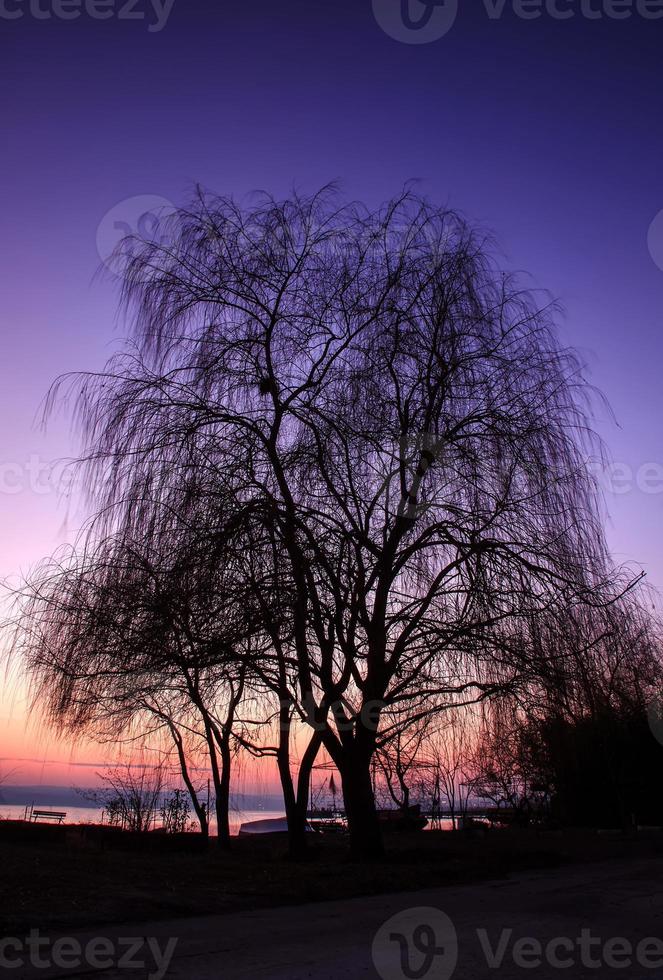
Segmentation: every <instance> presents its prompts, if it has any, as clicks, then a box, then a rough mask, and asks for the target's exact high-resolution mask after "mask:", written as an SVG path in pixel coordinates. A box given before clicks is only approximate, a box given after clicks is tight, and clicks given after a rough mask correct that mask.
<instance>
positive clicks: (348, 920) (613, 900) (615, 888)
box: [0, 860, 663, 980]
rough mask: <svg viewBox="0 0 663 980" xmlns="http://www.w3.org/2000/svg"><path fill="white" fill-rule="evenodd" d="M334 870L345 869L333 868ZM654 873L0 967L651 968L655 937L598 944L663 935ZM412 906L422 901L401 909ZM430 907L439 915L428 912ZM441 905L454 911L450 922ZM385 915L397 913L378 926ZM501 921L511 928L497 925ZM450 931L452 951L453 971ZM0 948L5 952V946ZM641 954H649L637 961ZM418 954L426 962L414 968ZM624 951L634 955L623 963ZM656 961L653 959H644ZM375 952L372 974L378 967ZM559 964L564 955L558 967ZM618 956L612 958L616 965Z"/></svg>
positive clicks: (224, 930)
mask: <svg viewBox="0 0 663 980" xmlns="http://www.w3.org/2000/svg"><path fill="white" fill-rule="evenodd" d="M338 873H339V874H340V875H342V874H343V868H342V867H339V870H338ZM662 883H663V861H662V860H656V861H654V860H650V861H646V862H629V863H620V864H610V865H608V864H595V865H590V866H587V867H583V868H577V867H576V868H570V869H569V868H567V869H563V870H560V871H555V872H546V873H531V874H524V875H519V876H514V877H512V878H511V879H509V880H507V881H503V882H492V883H490V882H489V883H484V884H480V885H468V886H462V887H453V888H440V889H433V890H426V891H422V892H416V893H407V894H398V895H382V896H378V897H372V898H362V899H352V900H350V901H347V902H338V901H335V902H326V903H320V904H312V905H307V906H299V907H294V908H281V909H270V910H263V911H257V912H241V913H236V914H233V915H225V916H215V917H210V918H204V919H195V920H178V921H174V922H160V923H149V924H145V925H142V926H140V927H135V926H126V927H124V928H121V929H119V930H117V929H115V930H108V931H106V932H105V933H104V936H105V938H106V941H107V942H108V941H110V942H112V943H113V944H114V945H115V947H116V948H117V949H120V951H121V952H122V953H124V954H125V956H126V954H128V952H129V950H128V948H127V947H126V945H124V946H123V945H122V943H121V942H120V945H119V946H118V945H117V943H118V941H119V940H121V938H122V937H136V941H137V942H138V943H140V944H141V949H140V950H139V951H137V952H135V953H133V954H132V956H133V958H137V959H138V960H140V959H143V961H144V962H145V963H146V964H148V963H149V965H146V966H144V967H143V968H141V969H129V968H125V969H117V968H115V967H112V966H109V964H108V963H107V962H106V961H105V959H104V956H101V957H100V963H99V965H100V966H104V967H105V969H103V970H102V971H101V973H99V972H97V971H91V970H90V967H89V965H82V966H76V965H73V964H72V966H71V967H69V968H68V969H63V970H59V971H55V972H53V971H52V970H44V969H39V970H37V969H20V970H19V969H12V970H3V969H1V968H0V976H3V977H4V976H7V977H10V976H11V977H14V978H16V980H33V978H35V977H37V976H39V977H41V978H42V980H47V978H51V977H79V978H83V977H85V978H87V977H90V976H101V977H103V978H105V980H118V978H127V980H129V978H131V980H133V978H139V977H140V978H146V977H150V976H151V977H152V978H153V980H154V978H159V980H160V976H165V978H166V980H240V978H241V980H342V978H348V980H358V978H368V980H376V978H379V977H382V978H383V980H410V978H412V977H419V978H420V980H450V978H451V977H452V976H453V978H454V980H481V978H483V977H487V978H488V977H500V978H508V980H512V978H523V980H526V978H527V977H528V976H529V977H536V978H541V977H543V978H560V977H562V978H563V977H570V978H572V980H584V978H590V977H591V978H595V977H615V978H619V977H624V978H628V980H641V978H643V977H657V978H660V977H663V942H661V944H660V950H658V949H657V948H656V946H652V947H649V946H647V947H646V948H644V952H643V949H642V948H641V953H640V962H638V961H637V959H636V956H635V955H634V954H631V955H630V957H629V953H628V946H625V945H624V944H621V945H620V943H619V942H613V944H612V945H611V946H608V947H607V949H606V948H605V943H607V942H608V941H610V940H618V939H619V937H622V938H623V939H625V940H627V941H628V943H630V944H631V946H632V947H633V948H634V949H635V948H636V947H637V945H638V943H640V942H641V941H642V940H644V939H646V938H648V937H657V938H659V939H661V940H663V889H662V888H661V885H662ZM422 907H423V908H426V909H428V910H429V911H424V912H421V911H417V912H414V913H413V912H412V911H411V910H412V909H417V908H419V909H421V908H422ZM431 908H433V909H438V910H440V912H441V913H443V914H440V912H438V913H435V912H431V911H430V909H431ZM408 910H410V911H408ZM445 915H446V916H449V917H450V919H451V920H452V923H453V925H452V926H451V925H449V924H448V923H447V920H446V919H445V917H444V916H445ZM394 916H397V918H396V919H395V920H394V921H393V922H392V923H391V924H390V925H388V926H387V927H386V928H382V927H383V924H384V923H385V922H386V921H387V920H390V919H392V917H394ZM445 924H446V926H445ZM427 927H430V928H427ZM417 928H418V932H417V933H416V936H415V937H414V938H415V941H416V942H415V945H413V938H412V937H413V935H414V930H415V929H417ZM583 929H584V930H587V932H586V933H585V941H584V947H582V946H579V945H578V944H577V943H576V940H577V939H578V938H582V930H583ZM380 930H382V931H381V932H379V931H380ZM431 930H432V931H431ZM477 930H485V934H483V933H482V934H481V935H482V936H483V944H484V946H485V947H486V949H488V953H489V954H490V952H491V949H493V950H494V949H495V948H497V947H498V946H499V941H500V937H501V938H502V945H503V947H504V948H503V953H504V955H503V958H502V960H501V965H500V966H493V967H492V968H491V967H490V966H489V965H488V963H487V958H486V952H485V951H484V950H483V949H482V941H481V936H480V935H479V934H478V933H477ZM502 930H512V932H511V933H508V932H507V933H504V934H502ZM454 932H455V936H454V934H453V933H454ZM376 934H377V935H378V939H377V940H375V937H376ZM97 935H99V934H98V933H97ZM399 936H400V937H401V938H398V937H399ZM524 937H525V938H527V937H529V938H530V939H533V940H534V941H535V942H534V945H532V944H531V943H526V944H525V945H524V946H523V945H521V946H520V947H518V946H516V947H515V948H514V943H516V941H517V940H518V939H522V938H524ZM93 938H94V936H93V935H92V934H89V935H86V936H79V937H76V941H78V942H79V943H80V945H81V946H85V945H86V944H87V943H89V941H90V940H91V939H93ZM147 938H149V939H152V940H153V941H157V942H158V944H159V949H160V950H163V949H165V948H167V944H168V942H169V941H172V940H174V939H177V947H176V949H175V953H174V956H173V958H172V960H171V961H170V964H169V966H168V969H167V970H166V972H165V974H164V973H163V971H159V970H156V969H155V967H154V965H153V960H152V958H151V957H149V956H147V955H146V947H145V945H143V941H144V939H147ZM556 938H559V939H560V942H557V943H555V945H554V946H553V947H551V948H550V949H549V951H548V955H547V956H546V954H545V953H544V954H543V956H542V957H541V959H542V963H541V965H540V966H538V967H533V966H532V965H530V968H528V969H525V968H524V967H523V966H522V965H521V966H519V965H517V963H516V962H514V954H515V955H516V957H517V956H518V954H520V956H521V960H520V962H521V963H525V964H534V963H535V962H536V961H537V960H538V959H539V954H538V948H537V946H536V942H538V943H540V944H541V945H542V946H545V945H546V944H548V943H549V942H550V941H551V940H554V939H556ZM456 939H457V947H458V956H457V965H456V967H455V969H454V958H455V957H454V951H455V941H456ZM438 946H443V947H444V953H440V954H437V953H436V949H437V947H438ZM401 947H403V954H404V959H403V961H401ZM583 949H584V952H583ZM102 952H103V950H102ZM107 952H108V951H107V950H106V953H107ZM5 953H6V954H7V955H8V956H9V955H10V953H11V955H12V956H13V955H15V951H13V950H12V951H7V950H5ZM74 953H75V950H74ZM644 954H648V958H644V959H643V956H644ZM42 955H49V953H48V952H44V953H43V954H42ZM159 955H160V954H159ZM159 955H158V958H159ZM427 955H428V957H429V962H430V969H428V972H422V970H424V968H425V966H426V961H425V957H426V956H427ZM551 957H552V958H553V959H552V961H551V962H549V960H550V958H551ZM555 957H557V960H558V963H557V965H554V964H555V959H554V958H555ZM629 958H630V959H631V960H632V964H631V965H630V966H626V965H625V963H626V961H627V960H628V959H629ZM583 959H584V963H583ZM656 960H658V961H660V965H659V967H658V968H657V969H652V968H651V964H653V963H654V962H655V961H656ZM376 962H377V964H378V966H379V968H380V971H381V972H378V969H376V965H375V964H376ZM402 963H403V964H404V965H402ZM592 963H594V964H595V965H593V966H592ZM562 964H566V967H565V968H564V969H562V968H561V965H562ZM596 964H598V965H596ZM618 964H622V965H621V967H620V968H619V969H617V968H616V966H617V965H618Z"/></svg>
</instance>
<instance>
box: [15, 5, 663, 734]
mask: <svg viewBox="0 0 663 980" xmlns="http://www.w3.org/2000/svg"><path fill="white" fill-rule="evenodd" d="M29 2H30V0H25V2H24V3H23V6H21V3H22V0H4V4H3V3H0V8H1V9H2V10H4V11H6V10H12V11H13V10H20V12H22V14H23V16H21V17H19V18H16V19H12V20H6V19H4V18H3V17H2V15H1V14H0V83H1V91H2V95H1V96H0V98H1V99H2V102H3V120H4V140H3V151H2V181H1V184H0V196H1V214H2V229H3V240H4V249H3V262H2V271H3V277H2V278H3V288H2V294H1V297H0V337H1V341H0V344H1V346H0V352H1V358H0V372H1V378H2V385H1V387H0V398H1V400H2V404H1V411H0V467H1V469H0V532H1V535H2V552H1V560H0V575H2V576H9V575H15V574H16V573H17V572H18V571H19V570H20V569H26V568H27V567H28V566H29V565H30V564H31V563H32V562H34V561H35V560H36V559H37V558H39V557H40V556H41V555H43V554H45V553H48V552H49V551H51V550H52V549H53V547H54V546H55V545H56V544H57V543H58V541H61V540H63V539H64V537H65V536H66V534H67V533H71V530H72V529H73V528H74V527H75V526H76V523H77V520H78V519H79V518H78V517H77V512H76V507H75V502H74V503H72V504H71V505H70V508H69V512H68V511H67V508H66V507H64V506H63V505H58V504H57V501H56V498H55V495H54V494H53V493H37V492H35V490H34V484H35V478H34V477H30V476H29V474H28V475H25V473H24V471H25V465H26V463H27V462H28V461H29V460H30V459H33V461H34V460H35V459H38V460H41V461H44V462H47V461H48V460H50V459H53V458H55V457H58V456H60V455H63V454H67V453H71V452H74V451H75V442H74V440H73V439H72V438H71V437H70V435H69V428H68V423H67V422H66V420H65V419H63V420H61V421H59V422H56V423H54V424H53V425H52V426H51V427H50V428H49V431H48V432H47V433H46V435H43V434H40V433H39V432H38V431H37V430H36V429H35V428H34V425H33V423H34V418H35V413H36V412H37V410H38V406H39V403H40V400H41V399H42V397H43V396H44V394H45V392H46V390H47V388H48V385H49V383H50V382H51V381H52V380H53V378H54V377H55V376H56V375H57V374H58V373H59V372H62V371H66V370H71V369H78V368H95V367H100V366H101V365H102V363H103V361H104V359H105V357H106V356H107V355H108V354H109V353H110V352H111V351H112V349H113V346H114V345H115V344H117V343H118V338H119V336H120V329H119V328H118V325H117V324H116V321H115V314H114V306H115V300H114V292H113V286H112V283H110V282H108V281H99V280H97V279H95V278H94V276H95V271H96V270H97V268H98V265H99V256H98V254H97V248H96V240H97V232H98V228H99V225H100V222H101V221H102V218H103V217H104V215H105V214H106V213H107V212H108V211H109V209H111V208H113V207H115V206H116V205H119V204H120V202H123V201H124V200H126V199H130V198H133V197H135V196H137V195H150V196H154V195H156V196H159V197H163V198H166V199H169V200H172V201H174V202H176V203H177V202H181V201H183V200H185V199H186V197H187V195H188V193H189V191H190V189H191V187H192V185H193V184H194V183H195V182H196V181H199V182H201V183H202V184H203V185H206V186H208V187H210V188H212V189H214V190H217V191H219V192H223V193H228V192H231V193H234V194H235V195H237V196H242V195H243V194H245V193H246V192H248V191H251V190H253V189H256V188H264V189H267V190H269V191H272V192H274V193H276V194H286V193H287V192H288V191H289V190H290V189H291V188H292V187H293V185H294V186H297V187H298V188H300V189H302V190H305V191H306V190H314V189H316V188H317V187H319V186H320V185H321V184H323V183H325V182H327V181H329V180H331V179H338V180H340V182H341V185H342V187H343V189H344V190H345V192H346V193H347V194H348V195H350V196H353V197H360V198H363V199H365V200H366V201H368V202H369V203H378V202H379V201H381V200H382V199H383V198H385V197H387V196H391V195H392V194H394V193H395V192H397V191H398V190H399V189H400V188H401V186H402V184H403V183H404V181H406V180H407V179H409V178H418V179H419V180H420V181H421V184H420V189H421V190H422V191H424V192H425V193H427V194H428V195H429V196H431V197H432V198H434V199H435V200H437V201H439V202H442V203H449V204H451V205H453V206H454V207H456V208H459V209H461V210H462V211H464V212H465V213H466V214H467V216H469V217H470V218H471V219H475V220H477V221H479V222H480V223H482V224H483V225H485V226H487V227H488V228H490V229H492V230H494V231H495V233H496V234H497V236H498V238H499V240H500V241H501V243H502V246H503V250H504V256H505V259H504V261H505V263H506V264H508V265H509V266H511V267H515V268H522V269H525V270H527V271H528V272H529V273H531V275H532V277H533V282H534V283H535V284H538V285H542V286H545V287H547V288H549V289H550V290H551V291H552V292H553V293H554V294H555V295H556V296H558V297H559V298H560V300H561V301H562V302H563V304H564V306H565V308H566V311H567V315H566V319H565V321H564V324H563V331H564V337H565V339H566V340H568V341H569V342H570V343H572V344H574V345H576V346H578V347H580V348H581V349H582V351H583V352H584V353H585V355H586V357H587V358H588V360H589V362H590V364H591V368H592V380H593V381H594V383H595V384H597V385H598V387H599V388H601V389H602V390H603V391H604V392H605V394H606V395H607V397H608V399H609V401H610V403H611V405H612V407H613V409H614V411H615V414H616V417H617V420H618V423H619V426H620V427H619V428H618V427H615V426H614V425H612V424H609V423H608V421H607V419H606V420H605V421H604V422H602V423H601V424H600V426H599V428H600V431H601V433H602V435H603V436H604V438H605V439H606V441H607V444H608V447H609V449H610V452H611V454H612V456H613V458H614V460H615V461H616V462H617V463H618V464H620V465H621V466H622V467H627V469H620V470H619V471H618V473H617V475H618V476H619V488H620V489H621V490H623V491H625V492H622V493H620V494H614V493H608V495H607V506H608V509H609V512H610V517H611V522H610V538H611V542H612V544H613V547H614V550H615V553H616V554H617V555H618V557H619V558H620V559H624V560H625V559H629V560H633V561H634V562H636V563H637V564H638V565H641V566H642V567H644V568H645V569H646V570H647V571H648V572H649V573H650V578H651V581H652V582H653V583H654V584H658V585H662V586H663V558H662V557H661V556H660V554H659V552H660V541H661V531H662V530H663V438H662V436H661V425H660V419H661V410H662V409H663V381H662V380H661V378H660V367H661V363H662V361H663V359H662V356H661V355H662V354H663V329H662V327H663V323H662V308H663V271H661V269H660V268H658V267H657V265H656V264H655V262H654V260H653V258H652V256H651V254H650V251H649V249H648V246H647V234H648V229H649V226H650V224H651V223H652V221H653V220H654V218H655V217H656V216H657V215H658V214H659V212H661V211H662V210H663V179H662V178H661V176H660V174H661V172H662V168H661V162H662V161H661V157H662V155H663V154H662V151H663V122H662V118H663V117H662V116H661V109H660V92H661V64H662V63H663V62H662V59H661V54H662V53H663V20H655V21H645V20H643V19H642V17H641V16H640V15H638V14H634V15H633V16H632V17H631V18H630V19H628V20H615V19H612V18H610V17H607V16H605V17H603V18H601V19H598V18H597V19H591V20H590V19H586V18H583V17H581V16H580V15H579V14H578V16H576V17H574V18H572V19H569V20H564V21H561V20H556V19H554V18H552V17H551V16H549V15H544V16H542V17H541V18H539V19H538V20H523V19H521V18H519V17H517V16H516V15H515V13H514V12H513V9H512V6H513V5H512V4H511V3H507V4H506V8H505V13H504V16H503V17H502V18H501V19H490V18H489V17H488V15H487V13H486V10H485V9H484V5H483V3H482V2H479V0H460V7H461V9H460V11H459V13H458V17H457V20H456V22H455V24H454V26H453V28H452V29H451V30H450V31H449V33H447V34H446V36H444V37H442V38H441V39H439V40H436V41H434V42H432V43H427V44H416V45H414V44H405V43H401V42H399V41H397V40H394V39H392V38H391V37H389V36H387V34H386V33H385V32H384V31H383V30H382V29H381V28H380V27H379V26H378V23H377V21H376V19H375V17H374V14H373V10H372V7H371V0H327V2H314V0H306V2H303V0H280V2H278V3H276V2H274V0H253V2H252V3H241V4H240V3H232V2H230V0H214V2H211V3H206V2H201V0H174V6H173V9H172V12H171V15H170V17H169V19H168V21H167V23H166V25H165V27H164V29H163V30H161V31H160V32H150V31H148V30H147V25H148V23H149V22H150V21H153V20H154V14H153V13H152V12H151V11H152V7H151V2H152V0H139V5H138V7H137V10H138V11H139V12H140V11H143V12H147V11H149V14H148V20H147V21H146V20H143V21H141V20H121V19H118V18H117V17H111V18H110V19H108V20H103V21H99V20H93V19H91V18H90V16H89V15H87V14H82V15H81V16H80V17H79V18H78V19H77V20H71V21H63V20H58V19H55V18H51V19H37V18H36V17H35V16H34V14H32V13H31V12H30V6H29ZM36 2H37V0H32V3H33V4H34V3H36ZM52 2H55V0H39V3H40V9H43V10H48V8H49V3H51V4H52ZM74 2H75V0H74ZM112 2H113V0H111V3H112ZM123 2H124V0H117V3H116V4H115V9H116V10H117V8H119V7H120V5H121V3H123ZM376 2H383V3H384V4H386V3H389V2H390V0H376ZM393 2H394V3H396V2H397V0H393ZM447 2H448V3H449V2H451V0H447ZM566 2H567V6H568V7H569V8H574V9H576V10H578V11H579V9H580V0H578V2H574V0H566ZM589 2H590V0H585V3H589ZM591 2H592V5H593V7H592V9H594V10H599V9H601V7H602V0H591ZM605 2H606V3H607V0H605ZM413 3H418V0H413ZM141 4H142V6H141ZM561 6H564V4H561ZM122 207H124V206H122ZM122 207H120V214H121V213H122ZM127 217H128V218H130V217H131V216H130V215H127ZM102 236H103V227H102ZM653 237H654V240H653V244H654V251H655V252H656V254H657V255H658V258H659V261H660V262H661V264H663V220H662V222H661V227H660V231H658V232H657V233H656V234H655V235H654V236H653ZM657 249H658V250H657ZM656 250H657V251H656ZM32 465H33V467H34V465H35V463H34V462H33V464H32ZM647 465H650V466H652V467H654V469H651V470H643V469H642V468H643V467H646V466H647ZM21 473H23V474H24V475H23V476H20V475H19V474H21ZM647 481H649V482H647ZM17 487H18V490H19V492H16V489H17ZM21 487H22V489H21ZM9 491H11V492H9ZM646 491H649V492H646ZM652 491H656V492H652ZM2 713H3V712H2V707H1V706H0V717H1V716H2ZM5 714H6V712H5ZM12 724H16V722H13V723H12ZM1 733H2V728H1V726H0V734H1Z"/></svg>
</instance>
